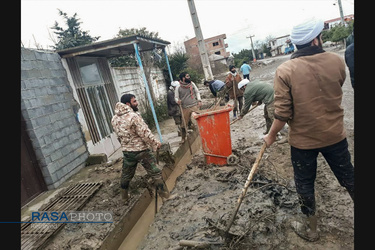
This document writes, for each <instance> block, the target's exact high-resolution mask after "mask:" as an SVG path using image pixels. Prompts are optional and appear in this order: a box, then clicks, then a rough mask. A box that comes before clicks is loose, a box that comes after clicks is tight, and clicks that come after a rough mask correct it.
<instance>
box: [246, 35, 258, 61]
mask: <svg viewBox="0 0 375 250" xmlns="http://www.w3.org/2000/svg"><path fill="white" fill-rule="evenodd" d="M254 36H255V35H252V36H251V35H249V36H247V37H246V38H250V41H251V52H252V53H253V62H256V60H257V58H256V56H255V52H254V45H253V39H252V37H254Z"/></svg>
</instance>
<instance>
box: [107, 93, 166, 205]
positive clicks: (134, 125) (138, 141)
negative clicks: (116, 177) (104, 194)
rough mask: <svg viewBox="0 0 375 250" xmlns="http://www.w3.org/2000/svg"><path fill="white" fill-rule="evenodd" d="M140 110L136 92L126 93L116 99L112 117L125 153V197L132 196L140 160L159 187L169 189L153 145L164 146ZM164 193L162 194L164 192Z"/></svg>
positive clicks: (123, 180)
mask: <svg viewBox="0 0 375 250" xmlns="http://www.w3.org/2000/svg"><path fill="white" fill-rule="evenodd" d="M137 111H138V103H137V99H136V98H135V96H134V95H133V94H125V95H123V96H122V97H121V102H118V103H116V106H115V115H114V116H113V117H112V120H111V123H112V127H113V129H114V131H115V133H116V134H117V137H118V140H119V142H120V144H121V149H122V151H123V154H124V158H123V167H122V174H121V194H122V198H123V199H124V200H127V199H129V197H130V196H129V194H128V189H129V184H130V181H131V180H132V178H133V177H134V174H135V171H136V168H137V164H138V163H140V164H141V165H142V166H143V167H144V168H145V170H146V171H147V174H148V175H150V177H151V178H152V179H153V180H154V183H155V185H156V186H157V187H160V188H159V190H161V191H165V192H167V193H169V192H168V191H167V190H165V189H166V186H165V183H164V181H163V178H162V175H161V170H160V169H159V168H158V167H157V165H156V159H155V157H154V155H153V154H152V152H151V150H150V149H149V146H151V148H152V150H153V151H156V150H158V149H159V148H160V147H161V143H160V142H159V141H158V140H157V139H156V138H155V136H154V134H153V133H152V132H151V130H150V129H149V128H148V126H147V124H146V123H145V122H144V120H143V118H142V116H141V115H140V114H139V113H138V112H137ZM164 194H165V193H164ZM160 195H161V196H162V193H160Z"/></svg>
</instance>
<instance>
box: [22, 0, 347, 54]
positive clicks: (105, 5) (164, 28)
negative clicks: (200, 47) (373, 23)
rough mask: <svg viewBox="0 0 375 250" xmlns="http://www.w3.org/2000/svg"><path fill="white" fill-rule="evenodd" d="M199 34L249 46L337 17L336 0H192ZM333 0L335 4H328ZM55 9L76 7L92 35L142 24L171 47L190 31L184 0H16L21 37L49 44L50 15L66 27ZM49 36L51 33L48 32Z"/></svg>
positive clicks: (30, 43)
mask: <svg viewBox="0 0 375 250" xmlns="http://www.w3.org/2000/svg"><path fill="white" fill-rule="evenodd" d="M194 2H195V7H196V10H197V15H198V18H199V23H200V26H201V30H202V33H203V37H204V38H209V37H213V36H217V35H220V34H226V37H227V38H226V39H225V43H227V44H228V47H227V51H229V52H231V53H238V52H239V51H241V50H242V49H251V43H250V39H249V38H248V37H249V36H250V35H254V37H253V38H252V39H253V43H255V42H256V41H264V40H265V39H266V37H267V36H273V37H279V36H284V35H288V34H290V32H291V30H292V28H293V26H295V25H297V24H299V23H300V22H303V21H304V20H305V19H308V18H310V17H313V16H314V17H317V18H320V19H322V20H323V21H325V20H329V19H333V18H338V17H340V12H339V7H338V3H337V0H276V1H272V0H194ZM341 2H342V7H343V14H344V15H350V14H354V0H341ZM334 4H335V5H334ZM58 9H61V10H62V11H63V12H66V13H67V14H68V16H73V15H74V14H75V13H77V17H78V18H79V19H80V21H81V22H82V24H81V29H82V30H83V31H89V34H90V35H91V36H93V37H94V36H100V39H99V40H98V41H104V40H107V39H112V38H114V37H115V36H116V34H117V33H118V31H119V29H120V28H121V29H131V28H142V27H146V29H147V30H148V31H152V32H158V33H159V37H160V38H161V39H163V40H165V41H169V42H170V43H171V44H170V45H168V47H167V51H169V53H173V51H175V49H176V48H178V47H183V42H184V41H186V40H188V39H191V38H193V37H195V33H194V27H193V23H192V20H191V17H190V11H189V6H188V2H187V0H136V1H132V0H75V1H69V0H64V1H61V0H60V1H55V0H39V1H35V0H21V42H22V44H23V45H24V46H25V47H28V48H35V47H36V46H35V41H36V43H38V44H39V46H41V47H42V48H43V49H51V48H50V46H52V45H53V44H54V43H53V41H52V38H56V37H55V34H54V33H53V30H52V29H50V28H51V27H52V26H53V25H54V23H55V21H57V22H58V23H59V25H60V26H62V27H64V28H65V27H66V26H65V24H64V20H63V19H62V17H61V16H59V14H58ZM51 37H52V38H51Z"/></svg>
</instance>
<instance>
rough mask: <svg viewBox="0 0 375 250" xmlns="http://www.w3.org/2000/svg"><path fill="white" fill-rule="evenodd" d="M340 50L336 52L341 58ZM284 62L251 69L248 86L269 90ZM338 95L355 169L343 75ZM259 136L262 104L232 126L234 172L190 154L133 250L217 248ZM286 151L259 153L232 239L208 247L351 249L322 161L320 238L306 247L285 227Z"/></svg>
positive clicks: (349, 210) (290, 189) (284, 147)
mask: <svg viewBox="0 0 375 250" xmlns="http://www.w3.org/2000/svg"><path fill="white" fill-rule="evenodd" d="M343 52H344V51H343V50H342V51H338V52H336V53H338V54H339V55H340V56H343ZM288 59H289V56H282V57H277V58H274V60H275V61H274V62H273V63H271V64H269V65H267V66H262V67H257V68H254V70H253V71H252V72H251V75H250V77H251V78H250V80H251V79H255V78H259V79H262V80H265V81H267V82H269V83H270V84H273V83H272V79H273V76H274V73H275V69H276V68H277V66H278V65H280V64H281V63H282V62H284V61H285V60H288ZM348 75H349V73H348V71H347V76H348ZM218 78H219V77H218ZM343 91H344V97H343V102H342V105H343V107H344V109H345V126H346V129H347V139H348V143H349V149H350V152H351V156H352V162H353V163H354V151H353V148H354V132H353V129H354V101H353V94H354V93H353V90H352V87H351V84H350V78H349V77H347V78H346V81H345V83H344V86H343ZM231 115H232V114H231ZM264 130H265V121H264V118H263V106H260V107H258V108H256V109H254V110H253V111H252V112H251V114H248V115H247V116H245V117H244V119H242V120H240V121H238V122H236V123H234V124H233V125H231V140H232V148H233V152H234V153H235V154H236V155H238V156H239V158H240V162H239V164H238V165H236V166H224V167H218V166H215V165H208V166H207V165H206V164H205V163H204V156H203V154H202V152H201V153H199V154H196V155H195V156H194V157H193V160H192V163H191V164H189V165H188V168H187V170H186V172H185V173H184V174H182V175H181V176H180V177H179V178H178V182H177V184H176V186H175V188H174V189H173V191H172V192H171V193H172V194H176V195H177V197H176V198H174V199H172V200H168V201H167V202H166V203H164V204H163V206H162V209H161V211H160V212H159V213H158V214H157V215H156V218H155V221H154V223H153V224H152V225H151V226H150V229H149V233H148V235H147V236H146V237H145V239H144V241H143V242H142V243H141V245H140V246H139V249H144V250H145V249H179V241H180V240H196V241H214V242H220V241H221V240H222V238H221V236H220V233H219V232H220V229H225V225H226V223H228V221H229V219H230V214H231V213H232V211H233V209H234V207H235V205H236V202H237V198H238V196H239V194H240V192H241V189H242V188H243V185H244V184H245V181H246V178H247V175H248V174H249V172H250V168H251V166H252V164H253V162H254V160H255V158H256V156H257V154H258V152H259V149H260V147H261V145H262V138H263V136H264V135H263V132H264ZM289 151H290V146H289V144H288V143H285V144H280V145H278V144H276V143H275V144H273V145H272V146H271V147H270V148H268V149H266V152H265V153H264V155H263V158H262V160H261V162H260V165H259V168H258V172H257V174H256V175H255V177H254V179H253V182H254V184H252V185H250V188H249V189H248V192H247V195H246V197H245V199H244V200H243V202H242V204H241V207H240V209H239V211H238V214H237V217H236V220H235V223H234V224H233V225H232V227H231V230H230V232H231V233H232V234H233V235H235V236H233V238H231V240H230V241H228V242H226V243H225V244H223V245H212V246H211V249H353V248H354V210H353V207H354V206H353V202H352V200H351V198H350V196H349V195H348V194H347V192H346V190H345V189H344V188H342V187H341V186H340V185H339V184H338V182H337V180H336V178H335V176H334V175H333V173H332V172H331V170H330V168H329V166H328V165H327V163H326V162H325V160H324V158H323V157H322V156H321V155H320V156H319V157H318V166H319V167H318V173H317V180H316V184H315V185H316V187H315V189H316V206H317V215H318V218H319V219H318V223H319V231H320V235H321V238H320V240H319V241H318V242H313V243H310V242H306V241H305V240H303V239H301V238H299V237H298V236H296V234H295V233H294V232H293V231H292V229H291V227H290V224H289V223H290V222H289V221H290V219H292V218H293V217H294V216H296V215H298V214H300V211H299V205H298V199H297V196H296V192H295V187H294V181H293V168H292V165H291V162H290V152H289ZM180 249H182V248H180Z"/></svg>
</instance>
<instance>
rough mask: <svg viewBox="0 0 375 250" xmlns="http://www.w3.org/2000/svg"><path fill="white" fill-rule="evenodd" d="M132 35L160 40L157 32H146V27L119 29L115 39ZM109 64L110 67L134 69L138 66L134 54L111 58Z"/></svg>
mask: <svg viewBox="0 0 375 250" xmlns="http://www.w3.org/2000/svg"><path fill="white" fill-rule="evenodd" d="M134 35H140V36H145V37H149V38H156V39H160V38H159V33H158V32H153V31H148V30H147V29H146V27H142V28H140V29H136V28H131V29H121V28H120V30H119V31H118V33H117V35H116V38H120V37H128V36H134ZM109 62H110V63H111V66H112V67H136V66H137V65H138V64H137V60H136V58H135V55H134V53H130V54H127V55H123V56H119V57H116V58H112V59H110V60H109Z"/></svg>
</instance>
